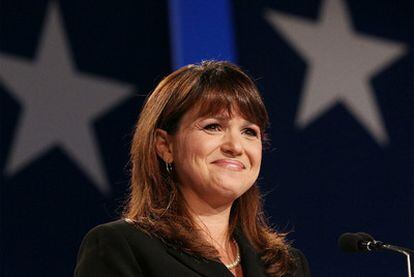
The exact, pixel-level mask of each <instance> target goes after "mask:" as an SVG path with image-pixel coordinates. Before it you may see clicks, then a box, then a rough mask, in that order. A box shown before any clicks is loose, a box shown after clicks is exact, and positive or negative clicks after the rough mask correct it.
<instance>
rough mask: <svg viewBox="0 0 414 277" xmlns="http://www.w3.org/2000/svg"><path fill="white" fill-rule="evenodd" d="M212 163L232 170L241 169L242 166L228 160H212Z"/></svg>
mask: <svg viewBox="0 0 414 277" xmlns="http://www.w3.org/2000/svg"><path fill="white" fill-rule="evenodd" d="M213 164H215V165H217V166H219V167H222V168H226V169H229V170H233V171H242V170H243V169H244V168H243V167H242V166H240V165H238V164H234V163H228V162H214V163H213Z"/></svg>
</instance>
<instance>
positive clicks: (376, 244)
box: [362, 240, 414, 277]
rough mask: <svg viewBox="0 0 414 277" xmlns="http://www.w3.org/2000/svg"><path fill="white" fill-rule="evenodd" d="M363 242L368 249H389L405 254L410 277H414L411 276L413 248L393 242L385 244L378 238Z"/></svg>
mask: <svg viewBox="0 0 414 277" xmlns="http://www.w3.org/2000/svg"><path fill="white" fill-rule="evenodd" d="M362 244H363V246H364V247H366V249H367V250H368V251H373V250H387V251H392V252H398V253H400V254H403V255H405V257H406V258H407V271H408V277H412V276H411V271H412V267H411V255H413V254H414V251H413V250H411V249H408V248H404V247H401V246H395V245H391V244H384V243H383V242H381V241H377V240H372V241H368V242H363V243H362Z"/></svg>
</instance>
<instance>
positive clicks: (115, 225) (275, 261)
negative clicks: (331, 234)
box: [75, 61, 310, 277]
mask: <svg viewBox="0 0 414 277" xmlns="http://www.w3.org/2000/svg"><path fill="white" fill-rule="evenodd" d="M267 125H268V115H267V112H266V109H265V107H264V105H263V102H262V99H261V97H260V94H259V92H258V90H257V88H256V86H255V85H254V83H253V81H252V80H251V79H250V78H249V77H248V76H247V75H246V74H245V73H243V72H242V71H241V70H240V69H239V68H238V67H236V66H235V65H233V64H230V63H228V62H217V61H207V62H203V63H201V64H199V65H189V66H185V67H183V68H181V69H179V70H177V71H175V72H173V73H172V74H170V75H169V76H167V77H166V78H165V79H164V80H162V81H161V82H160V83H159V85H158V86H157V87H156V88H155V90H154V91H153V93H152V94H151V95H149V97H148V99H147V101H146V103H145V105H144V107H143V109H142V112H141V115H140V118H139V120H138V123H137V126H136V130H135V134H134V137H133V141H132V147H131V164H132V172H131V174H132V180H131V191H130V198H129V200H128V204H127V207H126V209H125V213H124V219H123V220H118V221H115V222H112V223H107V224H104V225H100V226H98V227H96V228H94V229H93V230H91V231H90V232H89V233H88V234H87V235H86V237H85V238H84V241H83V242H82V245H81V249H80V252H79V256H78V263H77V266H76V269H75V276H77V277H83V276H131V277H132V276H233V275H234V276H237V277H238V276H286V277H287V276H289V277H305V276H310V273H309V268H308V265H307V262H306V259H305V258H304V257H303V255H302V254H301V253H300V252H299V251H298V250H295V249H293V248H291V247H290V246H289V245H288V244H287V242H286V241H285V236H284V234H278V233H276V232H275V231H273V230H272V229H271V228H270V227H269V226H268V225H267V223H266V221H265V218H264V216H263V212H262V207H261V200H260V194H259V190H258V187H257V185H256V180H257V177H258V174H259V170H260V163H261V158H262V145H263V143H264V142H265V141H266V134H265V130H266V127H267Z"/></svg>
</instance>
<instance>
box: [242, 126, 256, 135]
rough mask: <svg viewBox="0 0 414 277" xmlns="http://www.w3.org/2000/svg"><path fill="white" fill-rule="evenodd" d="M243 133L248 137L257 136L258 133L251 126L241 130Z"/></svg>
mask: <svg viewBox="0 0 414 277" xmlns="http://www.w3.org/2000/svg"><path fill="white" fill-rule="evenodd" d="M243 134H246V135H248V136H250V137H258V134H259V133H258V131H256V130H255V129H253V128H246V129H244V130H243Z"/></svg>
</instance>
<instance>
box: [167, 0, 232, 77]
mask: <svg viewBox="0 0 414 277" xmlns="http://www.w3.org/2000/svg"><path fill="white" fill-rule="evenodd" d="M169 13H170V36H171V38H170V40H171V49H172V59H173V61H172V63H173V66H174V69H177V68H179V67H181V66H183V65H187V64H190V63H197V62H200V61H202V60H206V59H216V60H228V61H232V62H235V49H234V45H235V43H234V35H233V18H232V7H231V3H230V0H169Z"/></svg>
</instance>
